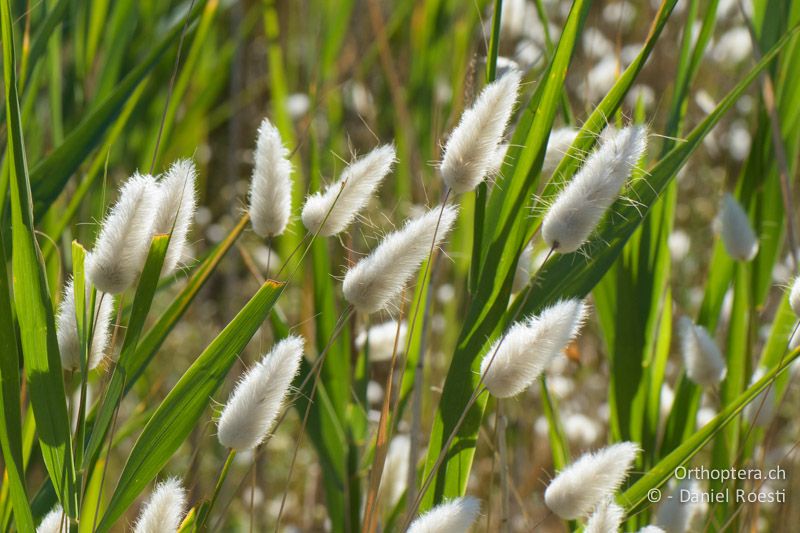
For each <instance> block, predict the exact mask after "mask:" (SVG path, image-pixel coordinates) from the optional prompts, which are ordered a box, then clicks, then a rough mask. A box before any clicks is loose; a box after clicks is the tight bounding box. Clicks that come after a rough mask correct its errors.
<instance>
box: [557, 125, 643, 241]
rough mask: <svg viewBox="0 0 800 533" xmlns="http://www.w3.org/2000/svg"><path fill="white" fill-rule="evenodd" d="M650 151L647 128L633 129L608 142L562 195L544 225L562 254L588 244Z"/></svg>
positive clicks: (589, 159) (590, 158)
mask: <svg viewBox="0 0 800 533" xmlns="http://www.w3.org/2000/svg"><path fill="white" fill-rule="evenodd" d="M646 147H647V130H646V128H645V127H644V126H629V127H627V128H623V129H622V130H620V131H618V132H616V133H615V134H614V135H613V136H612V137H611V138H609V139H607V140H605V141H604V142H603V143H602V144H601V145H600V147H599V148H598V149H597V150H595V151H594V153H592V155H590V156H589V158H588V159H587V160H586V163H584V165H583V167H582V168H581V170H580V171H578V173H577V174H576V175H575V177H574V178H573V179H572V181H571V182H570V183H569V184H568V185H567V186H566V187H565V188H564V190H563V191H561V193H560V194H559V195H558V197H557V198H556V201H555V202H554V203H553V205H552V206H551V207H550V209H549V210H548V212H547V214H546V215H545V217H544V220H543V221H542V236H543V237H544V240H545V242H546V243H547V245H548V246H550V247H551V248H553V249H554V250H556V251H558V252H559V253H562V254H564V253H570V252H574V251H575V250H577V249H578V248H580V247H581V245H582V244H583V243H584V242H585V241H586V239H587V238H588V237H589V235H590V234H591V233H592V231H593V230H594V228H595V227H596V226H597V224H598V222H600V218H601V217H602V216H603V214H604V213H605V212H606V210H607V209H608V208H609V206H610V205H611V204H612V203H613V202H614V200H615V199H616V198H617V196H618V195H619V191H620V188H621V187H622V185H623V184H624V183H625V181H626V180H627V179H628V176H630V174H631V170H632V169H633V168H634V167H635V166H636V165H637V164H638V162H639V160H640V159H641V157H642V154H644V151H645V149H646Z"/></svg>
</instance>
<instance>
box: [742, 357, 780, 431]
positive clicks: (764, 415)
mask: <svg viewBox="0 0 800 533" xmlns="http://www.w3.org/2000/svg"><path fill="white" fill-rule="evenodd" d="M765 373H766V370H765V369H764V367H762V366H760V367H758V368H757V369H756V371H755V372H754V373H753V377H752V379H750V385H752V384H754V383H755V382H756V381H758V380H760V379H761V378H763V377H764V374H765ZM774 413H775V387H774V385H772V386H770V385H768V386H767V388H766V389H764V390H763V391H761V392H760V393H758V396H756V397H755V398H753V400H752V401H751V402H750V403H748V404H747V406H746V407H745V408H744V416H745V418H746V419H747V420H749V421H750V423H751V424H753V425H754V426H760V427H764V426H766V425H768V424H769V423H770V422H771V421H772V416H773V414H774Z"/></svg>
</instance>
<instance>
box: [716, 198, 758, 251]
mask: <svg viewBox="0 0 800 533" xmlns="http://www.w3.org/2000/svg"><path fill="white" fill-rule="evenodd" d="M719 224H720V235H721V236H722V243H723V244H724V245H725V250H726V251H727V252H728V255H730V256H731V257H733V258H734V259H736V260H737V261H750V260H752V259H753V258H754V257H755V256H756V254H757V253H758V237H756V233H755V231H753V227H752V226H751V225H750V219H749V218H747V213H746V212H745V210H744V209H743V208H742V206H741V205H739V202H737V201H736V198H734V197H733V196H732V195H731V194H730V193H725V196H724V197H723V198H722V207H721V209H720V215H719Z"/></svg>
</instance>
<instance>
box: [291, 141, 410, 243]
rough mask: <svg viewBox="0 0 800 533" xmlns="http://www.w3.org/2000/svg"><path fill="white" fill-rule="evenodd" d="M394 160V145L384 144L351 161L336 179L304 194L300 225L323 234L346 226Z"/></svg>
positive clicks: (387, 171) (342, 229) (371, 193)
mask: <svg viewBox="0 0 800 533" xmlns="http://www.w3.org/2000/svg"><path fill="white" fill-rule="evenodd" d="M395 160H396V153H395V149H394V146H392V145H389V144H387V145H384V146H379V147H378V148H375V149H374V150H373V151H371V152H370V153H368V154H367V155H365V156H364V157H361V158H359V159H357V160H356V161H355V162H353V163H351V164H350V166H348V167H347V168H346V169H345V170H344V172H342V176H341V178H339V181H337V182H336V183H332V184H331V185H328V186H327V187H326V188H325V190H324V191H322V192H317V193H315V194H312V195H311V196H309V197H308V198H306V204H305V205H304V206H303V213H302V219H303V225H304V226H305V227H306V228H307V229H308V231H311V232H316V231H319V234H320V235H322V236H323V237H328V236H330V235H336V234H337V233H341V232H342V231H344V230H345V229H347V226H349V225H350V223H351V222H353V220H354V219H355V218H356V216H357V215H358V212H359V211H360V210H361V209H363V208H364V206H366V205H367V202H368V201H369V199H370V198H371V197H372V195H373V193H374V192H375V190H376V189H377V188H378V186H379V185H380V184H381V182H382V181H383V178H385V177H386V175H387V174H388V173H389V171H391V170H392V165H394V162H395ZM326 217H327V219H326ZM323 223H324V224H323Z"/></svg>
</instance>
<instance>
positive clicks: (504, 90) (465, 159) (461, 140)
mask: <svg viewBox="0 0 800 533" xmlns="http://www.w3.org/2000/svg"><path fill="white" fill-rule="evenodd" d="M520 80H521V74H520V73H519V72H517V71H511V72H508V73H507V74H506V75H504V76H503V77H502V78H500V79H499V80H496V81H494V82H492V83H490V84H489V85H487V86H486V87H484V89H483V91H481V94H480V95H479V96H478V98H477V100H476V101H475V104H474V105H473V106H472V107H471V108H469V109H467V110H466V111H464V114H463V115H461V120H460V121H459V123H458V126H456V128H455V129H454V130H453V131H452V133H450V137H449V139H448V140H447V144H446V145H445V148H444V155H443V156H442V166H441V168H440V170H441V173H442V178H443V179H444V182H445V184H446V185H447V186H448V187H449V188H450V189H452V191H453V192H454V193H456V194H460V193H464V192H468V191H471V190H472V189H474V188H475V187H477V186H478V184H479V183H481V182H482V181H483V180H484V178H486V176H487V175H488V174H489V173H490V171H491V170H492V167H493V166H496V161H497V148H498V146H499V145H500V142H501V141H502V139H503V133H504V132H505V129H506V126H507V125H508V121H509V120H510V119H511V113H512V112H513V111H514V104H515V103H516V102H517V91H518V90H519V83H520Z"/></svg>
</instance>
